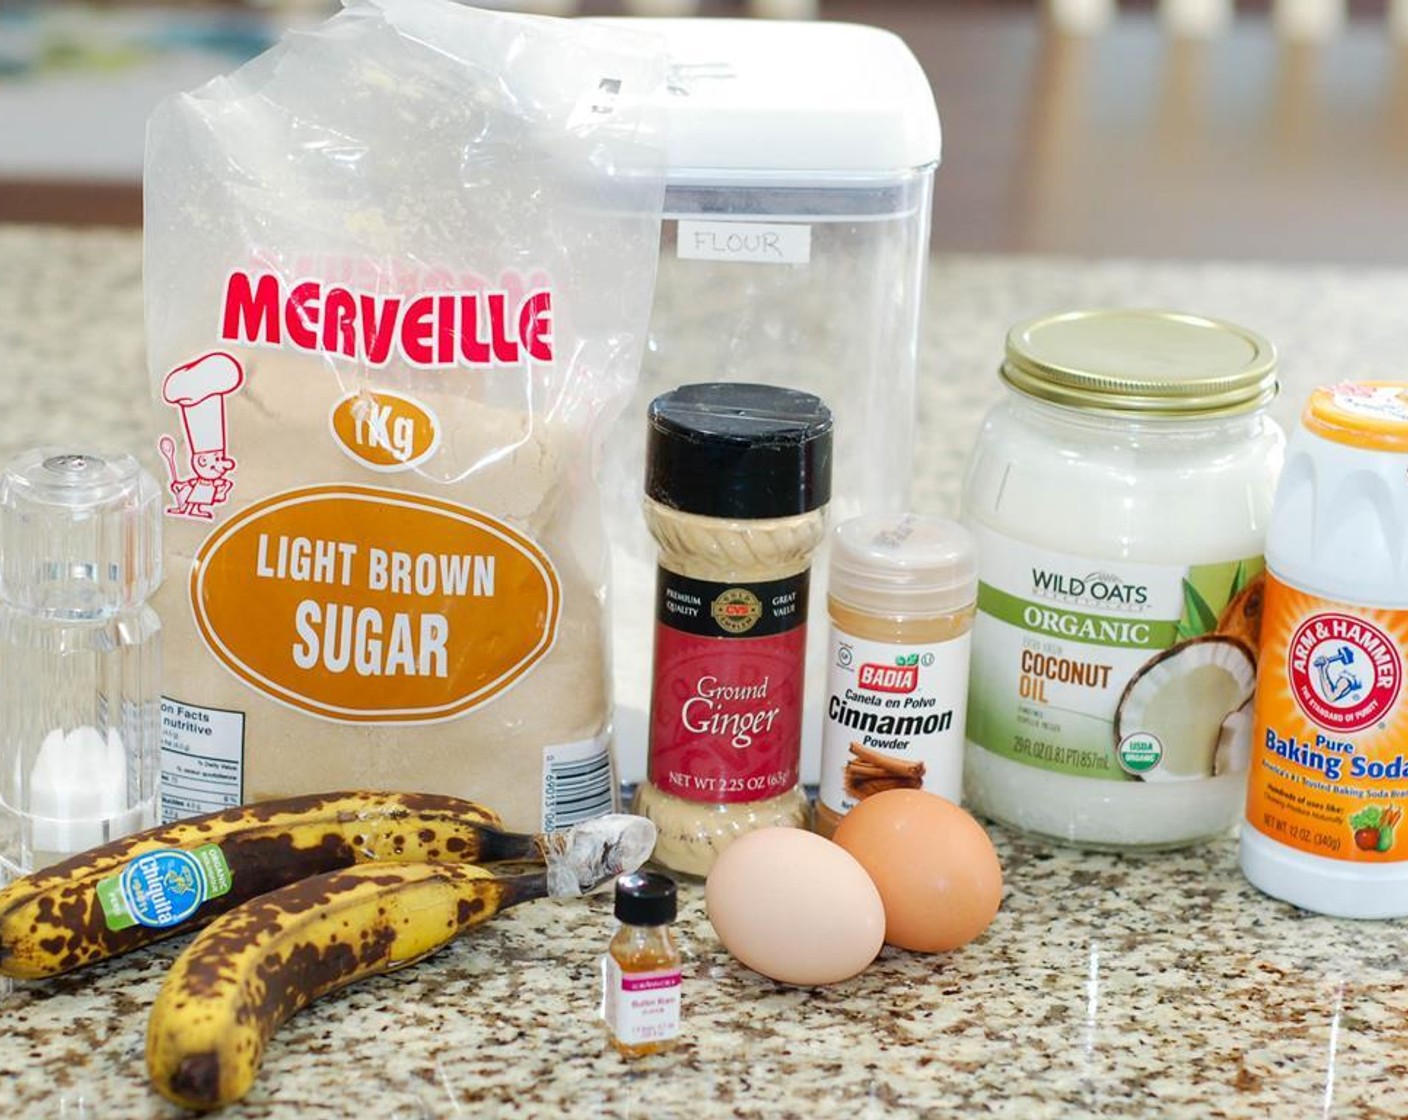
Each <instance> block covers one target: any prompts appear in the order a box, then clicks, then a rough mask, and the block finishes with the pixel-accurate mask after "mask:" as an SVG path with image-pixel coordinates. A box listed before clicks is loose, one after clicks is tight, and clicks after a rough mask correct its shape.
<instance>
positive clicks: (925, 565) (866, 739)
mask: <svg viewBox="0 0 1408 1120" xmlns="http://www.w3.org/2000/svg"><path fill="white" fill-rule="evenodd" d="M830 575H831V578H830V587H829V593H828V596H827V611H828V613H829V614H830V616H831V642H830V652H829V656H828V660H827V687H826V700H825V703H826V710H825V711H824V712H823V713H822V732H821V734H822V739H821V784H820V788H819V790H818V795H817V806H816V829H817V831H818V832H820V833H821V834H822V835H823V836H830V835H831V834H832V833H833V832H835V830H836V826H837V825H838V824H839V823H840V821H841V818H842V817H843V816H844V815H845V814H846V813H848V812H849V811H850V810H851V809H853V808H854V807H855V806H856V804H857V803H858V802H860V801H862V800H864V799H865V798H867V797H869V796H871V795H872V794H876V793H881V792H883V791H885V790H887V789H925V790H928V791H929V792H930V793H937V794H938V795H939V796H940V797H946V798H948V799H949V800H950V801H952V802H954V803H955V804H957V803H958V801H959V799H960V797H961V796H962V792H963V790H962V786H963V735H964V717H965V715H966V712H967V706H968V704H967V701H968V653H969V643H970V640H971V631H972V628H973V611H974V604H975V601H976V599H977V592H978V579H977V558H976V554H975V551H974V545H973V538H972V536H971V535H970V534H969V533H968V530H966V529H965V528H963V526H962V525H959V524H958V523H957V522H954V521H949V520H947V519H946V518H943V517H929V516H924V515H921V514H912V513H905V514H898V515H891V514H879V515H871V516H866V517H857V518H855V519H853V520H851V521H847V522H845V523H844V524H842V525H839V526H837V528H836V532H835V534H834V535H833V536H832V540H831V565H830Z"/></svg>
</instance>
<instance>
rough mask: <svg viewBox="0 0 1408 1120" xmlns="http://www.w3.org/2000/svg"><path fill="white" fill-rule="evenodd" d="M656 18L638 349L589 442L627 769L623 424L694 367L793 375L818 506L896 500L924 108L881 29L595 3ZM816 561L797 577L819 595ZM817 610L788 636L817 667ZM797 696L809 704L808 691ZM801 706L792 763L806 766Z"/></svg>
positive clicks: (635, 689) (632, 519)
mask: <svg viewBox="0 0 1408 1120" xmlns="http://www.w3.org/2000/svg"><path fill="white" fill-rule="evenodd" d="M610 22H613V23H623V24H635V25H637V26H638V27H639V29H640V30H642V31H644V32H648V33H654V34H662V35H664V37H665V38H666V40H667V43H668V52H669V56H670V61H671V82H670V94H669V102H668V104H669V114H670V120H669V142H668V156H667V158H668V163H669V171H668V179H667V187H666V194H665V221H664V226H663V232H662V238H661V247H660V250H661V251H660V271H659V277H658V280H657V285H656V294H655V304H654V309H653V311H652V317H651V332H650V340H649V347H648V351H647V353H646V357H645V364H644V368H643V370H642V376H641V380H640V384H639V385H638V386H637V389H636V394H635V398H634V400H633V402H632V405H631V407H630V409H629V410H628V412H627V413H626V414H625V416H624V417H623V419H622V421H621V422H620V423H619V424H618V425H617V427H616V429H615V430H614V432H613V434H612V436H611V438H610V440H609V441H608V445H607V449H606V458H605V464H604V476H605V487H606V500H607V503H608V511H607V512H608V522H609V530H610V533H611V551H612V580H613V587H614V600H615V601H614V607H613V611H614V614H613V638H614V643H613V644H614V656H615V663H616V666H615V677H616V702H617V707H616V712H617V739H616V741H617V748H618V758H619V760H620V763H621V769H622V775H623V777H624V778H626V779H627V780H633V779H638V778H640V777H642V776H643V775H644V772H645V744H646V717H647V712H648V709H649V701H650V642H649V638H648V635H649V634H650V633H651V632H652V626H653V622H652V618H653V613H652V612H653V597H652V592H653V588H654V546H653V543H652V542H651V539H650V536H649V534H648V533H647V531H646V528H645V523H644V520H643V518H642V515H641V511H640V502H639V498H638V495H639V493H640V487H641V471H642V467H641V464H642V463H643V462H644V455H645V447H644V433H645V429H646V425H644V424H643V423H641V417H642V416H644V415H645V409H646V406H647V405H648V403H649V402H650V401H651V400H652V399H654V398H655V397H656V396H658V395H659V394H660V393H662V392H665V391H667V390H669V389H672V388H675V387H677V386H679V385H682V384H687V383H690V382H697V381H752V382H763V383H768V384H775V385H785V386H788V387H791V388H797V389H803V390H806V391H808V392H811V393H814V394H816V395H817V396H819V397H821V398H822V399H824V400H826V401H827V402H828V403H829V404H830V405H831V407H832V411H833V412H834V414H835V422H836V427H835V440H836V445H835V448H836V459H835V482H834V490H833V498H832V510H831V514H832V517H833V518H835V519H837V520H844V519H846V518H849V517H853V516H856V515H857V514H859V513H860V512H862V511H865V512H898V511H900V510H902V509H904V508H905V507H906V503H907V499H908V496H909V472H910V462H911V453H912V447H913V438H914V406H915V365H916V355H917V350H918V332H919V315H920V304H921V297H922V294H923V287H924V279H925V274H926V271H927V264H928V250H929V204H930V198H931V191H932V186H933V177H934V170H935V168H936V167H937V166H938V162H939V154H940V131H939V117H938V112H937V110H936V109H935V106H934V98H933V93H932V91H931V90H930V88H929V83H928V81H927V79H926V78H925V76H924V72H923V71H922V70H921V69H920V67H919V64H918V62H917V61H916V60H915V58H914V55H913V54H912V53H911V52H910V50H909V48H908V47H907V46H905V44H904V42H903V41H902V40H900V39H899V38H897V37H896V36H894V35H892V34H890V33H889V32H886V31H881V30H878V29H876V28H871V27H861V26H856V25H852V24H841V23H786V22H776V21H760V20H641V21H632V20H613V21H610ZM824 568H825V565H824V564H819V565H818V567H817V575H818V577H819V578H818V581H817V585H816V586H815V587H814V589H813V594H814V595H815V596H816V597H817V598H816V601H817V602H825V595H826V588H825V586H824V578H822V572H823V571H824ZM825 630H826V627H825V626H814V627H813V628H812V631H813V632H812V633H811V634H809V638H808V663H809V669H810V672H811V674H812V676H811V677H809V680H808V685H807V687H808V690H809V691H810V692H811V694H812V695H820V689H821V688H822V686H823V684H824V681H823V679H822V677H823V673H822V671H821V669H822V663H823V661H824V659H825V650H824V646H825V638H826V634H825ZM811 708H812V709H814V708H815V705H812V706H811ZM820 724H821V720H820V715H819V713H818V712H817V711H815V710H809V711H808V713H807V722H806V725H805V726H804V728H803V732H802V744H803V747H802V779H803V781H806V782H811V781H815V780H816V777H817V772H818V760H819V753H820V736H821V726H820Z"/></svg>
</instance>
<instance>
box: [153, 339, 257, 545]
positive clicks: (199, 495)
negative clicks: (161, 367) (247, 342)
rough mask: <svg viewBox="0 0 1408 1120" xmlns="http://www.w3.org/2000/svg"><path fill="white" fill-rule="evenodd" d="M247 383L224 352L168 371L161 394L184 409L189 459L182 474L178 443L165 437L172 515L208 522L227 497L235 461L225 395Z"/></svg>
mask: <svg viewBox="0 0 1408 1120" xmlns="http://www.w3.org/2000/svg"><path fill="white" fill-rule="evenodd" d="M243 384H244V370H243V369H241V368H240V364H239V362H237V361H235V359H234V358H233V357H231V356H230V355H229V354H226V353H223V352H220V351H216V352H215V353H212V354H206V355H204V356H203V357H200V358H197V359H196V360H195V361H193V362H188V363H187V364H186V365H184V366H177V367H176V368H175V369H173V370H172V371H171V372H170V373H168V374H167V375H166V380H165V381H164V382H163V383H162V388H161V395H162V397H163V399H164V400H165V401H166V403H167V404H169V405H171V406H172V407H173V408H177V409H180V411H181V424H182V426H183V427H184V428H185V431H186V451H187V454H188V455H189V463H190V473H189V474H187V475H184V476H183V475H182V472H181V470H180V469H179V468H178V467H177V466H176V441H175V440H173V439H172V438H171V437H170V436H162V437H161V440H160V442H159V443H158V446H159V447H160V448H161V454H162V457H163V458H165V459H166V469H167V471H168V472H169V474H170V476H171V481H170V483H169V486H170V489H171V493H172V495H173V496H174V497H175V499H176V504H175V505H174V506H171V507H169V508H168V509H167V511H166V513H167V515H168V516H170V517H191V518H199V519H202V520H206V521H209V520H211V519H212V518H213V517H214V516H215V513H214V509H213V507H215V506H217V505H219V504H220V503H222V502H226V501H228V500H229V498H230V491H231V490H233V489H234V485H235V484H234V480H233V479H231V478H229V477H228V476H229V475H230V473H231V472H232V471H234V469H235V460H234V459H232V458H231V457H230V455H229V451H228V438H229V436H228V432H227V430H226V425H225V398H226V397H227V396H229V395H230V394H231V393H233V392H234V391H235V390H236V389H238V388H239V387H240V386H241V385H243Z"/></svg>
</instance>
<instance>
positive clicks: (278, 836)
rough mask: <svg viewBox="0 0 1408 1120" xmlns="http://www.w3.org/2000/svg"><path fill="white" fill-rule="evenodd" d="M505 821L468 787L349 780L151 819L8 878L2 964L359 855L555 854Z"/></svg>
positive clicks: (158, 922)
mask: <svg viewBox="0 0 1408 1120" xmlns="http://www.w3.org/2000/svg"><path fill="white" fill-rule="evenodd" d="M501 823H502V822H501V820H500V818H499V816H498V814H497V813H495V812H494V811H493V810H491V809H487V808H485V807H484V806H482V805H477V804H475V803H473V802H470V801H465V800H462V799H460V798H456V797H442V796H439V795H434V794H417V793H373V792H343V793H330V794H323V795H317V796H308V797H293V798H287V799H283V800H278V801H265V802H260V803H257V804H254V805H247V806H242V807H239V808H235V809H229V810H226V811H224V812H219V813H211V814H208V815H206V816H202V817H192V818H190V819H189V820H184V821H179V822H176V823H174V824H170V825H166V826H163V827H159V828H154V829H150V830H148V831H146V832H141V833H137V834H136V835H133V836H127V837H124V838H123V839H121V840H116V841H113V842H112V843H110V844H105V845H103V846H102V847H99V848H94V849H93V850H91V851H88V852H84V853H82V854H80V855H77V856H74V857H72V858H71V859H68V860H65V861H64V862H62V863H58V864H55V865H54V866H52V867H48V868H45V869H43V870H41V871H36V872H34V873H33V874H31V875H28V876H26V877H24V878H22V879H18V880H16V881H15V882H13V883H11V884H10V885H9V886H7V887H5V888H4V889H3V890H0V975H4V976H11V977H15V978H17V979H25V980H32V979H39V978H42V977H46V976H56V975H59V974H60V973H64V972H69V971H72V970H73V969H75V968H80V967H82V966H83V965H86V964H91V963H93V962H95V961H101V960H106V959H107V958H109V957H113V956H116V955H118V954H119V953H125V952H128V951H129V950H131V949H135V948H138V947H139V946H142V945H148V944H150V943H151V942H153V941H157V940H159V939H161V938H163V937H168V936H170V935H172V934H174V933H181V932H184V931H186V930H190V929H193V928H196V927H198V926H201V925H204V924H205V923H207V922H209V921H210V920H211V919H213V918H215V917H216V916H218V915H219V914H222V913H224V912H226V911H228V910H230V909H232V908H234V907H236V906H238V905H240V904H241V903H242V902H244V901H246V900H247V899H251V898H255V897H257V896H259V895H262V894H264V893H266V892H268V891H271V890H274V889H277V888H279V887H283V886H285V885H286V884H289V883H295V882H297V881H298V880H301V879H306V878H307V877H308V876H310V875H317V874H320V873H323V872H327V871H333V870H336V869H339V868H344V867H351V866H353V865H354V864H361V863H373V864H380V863H383V862H387V861H393V862H402V861H422V860H444V861H448V862H451V863H467V864H474V863H489V862H494V861H500V860H530V861H533V862H535V863H542V862H543V861H544V858H545V857H546V856H547V854H548V847H547V845H550V844H551V843H552V842H553V841H552V839H551V838H549V837H545V836H533V835H523V834H517V833H509V832H504V831H502V830H501V829H500V827H499V826H500V824H501Z"/></svg>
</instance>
